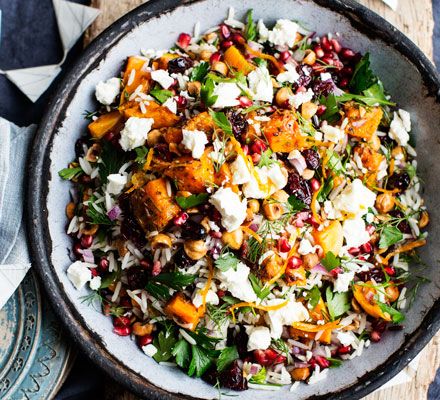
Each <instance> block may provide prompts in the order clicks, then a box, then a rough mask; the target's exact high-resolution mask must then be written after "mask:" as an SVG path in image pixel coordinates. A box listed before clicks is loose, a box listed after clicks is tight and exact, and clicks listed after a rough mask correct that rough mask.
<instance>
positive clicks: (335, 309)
mask: <svg viewBox="0 0 440 400" xmlns="http://www.w3.org/2000/svg"><path fill="white" fill-rule="evenodd" d="M325 298H326V300H327V308H328V312H329V314H330V316H331V317H332V319H333V320H335V319H336V318H338V317H340V316H341V315H343V314H344V313H346V312H347V311H348V310H349V309H350V307H351V305H350V301H349V298H348V292H343V293H337V292H335V293H333V291H332V289H331V287H330V286H329V287H327V290H326V291H325Z"/></svg>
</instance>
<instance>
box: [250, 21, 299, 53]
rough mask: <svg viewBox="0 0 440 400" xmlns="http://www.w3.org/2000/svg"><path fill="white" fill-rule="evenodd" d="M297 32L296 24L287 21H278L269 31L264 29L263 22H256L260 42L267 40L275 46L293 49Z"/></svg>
mask: <svg viewBox="0 0 440 400" xmlns="http://www.w3.org/2000/svg"><path fill="white" fill-rule="evenodd" d="M297 31H298V24H296V23H295V22H292V21H289V20H288V19H279V20H278V21H277V23H276V24H275V26H274V28H273V29H272V30H271V31H270V30H269V29H267V28H266V25H264V22H263V20H261V19H260V20H259V21H258V33H259V36H260V41H262V42H265V41H266V40H268V41H269V42H271V43H273V44H274V45H276V46H289V47H293V45H294V44H295V42H296V33H297Z"/></svg>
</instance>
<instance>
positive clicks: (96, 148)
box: [86, 143, 101, 162]
mask: <svg viewBox="0 0 440 400" xmlns="http://www.w3.org/2000/svg"><path fill="white" fill-rule="evenodd" d="M100 153H101V146H100V145H99V143H94V144H93V145H92V146H91V147H90V148H89V150H88V151H87V154H86V160H87V161H90V162H96V160H97V159H98V157H99V154H100Z"/></svg>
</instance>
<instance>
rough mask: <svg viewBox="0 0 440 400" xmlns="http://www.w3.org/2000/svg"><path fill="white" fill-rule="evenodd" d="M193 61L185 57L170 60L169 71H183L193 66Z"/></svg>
mask: <svg viewBox="0 0 440 400" xmlns="http://www.w3.org/2000/svg"><path fill="white" fill-rule="evenodd" d="M192 64H193V63H192V61H191V60H189V59H188V58H185V57H176V58H173V59H172V60H169V61H168V67H167V69H168V72H169V73H170V74H172V73H179V72H180V73H182V72H185V71H186V70H187V69H188V68H190V67H192Z"/></svg>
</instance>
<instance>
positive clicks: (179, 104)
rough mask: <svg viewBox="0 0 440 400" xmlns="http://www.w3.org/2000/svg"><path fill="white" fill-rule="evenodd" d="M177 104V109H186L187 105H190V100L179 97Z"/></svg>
mask: <svg viewBox="0 0 440 400" xmlns="http://www.w3.org/2000/svg"><path fill="white" fill-rule="evenodd" d="M176 104H177V108H185V107H186V105H187V104H188V100H187V99H186V97H183V96H177V99H176Z"/></svg>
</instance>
